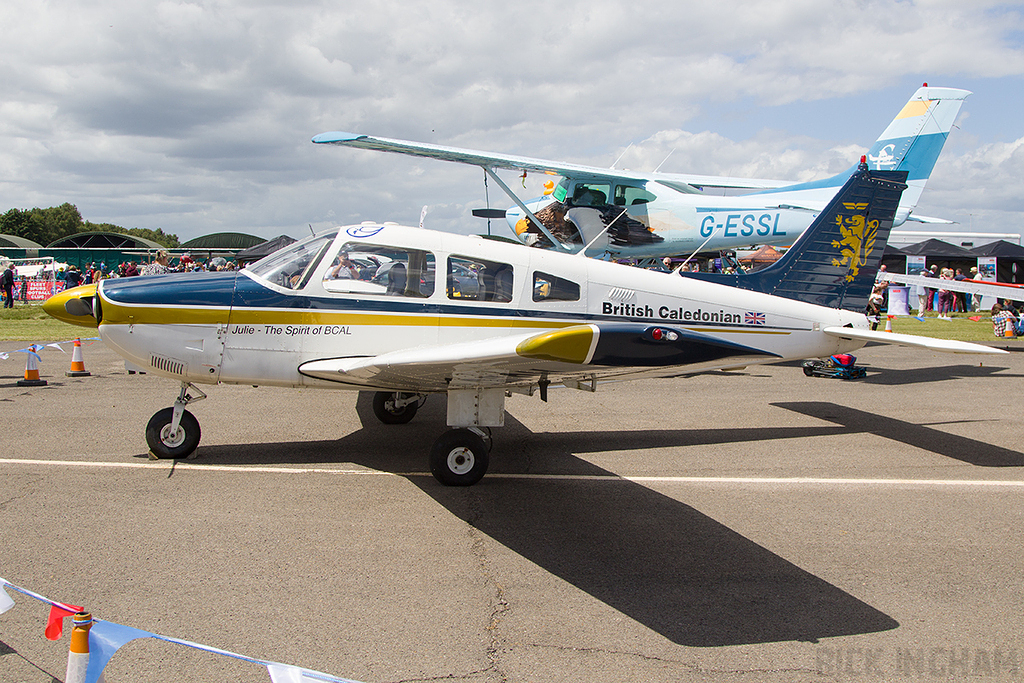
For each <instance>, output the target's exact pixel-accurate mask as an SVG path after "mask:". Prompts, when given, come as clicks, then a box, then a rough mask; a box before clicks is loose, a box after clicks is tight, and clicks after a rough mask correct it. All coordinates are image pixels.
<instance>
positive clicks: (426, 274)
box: [324, 242, 435, 297]
mask: <svg viewBox="0 0 1024 683" xmlns="http://www.w3.org/2000/svg"><path fill="white" fill-rule="evenodd" d="M434 273H435V264H434V255H433V254H431V253H430V252H428V251H420V250H418V249H408V250H403V249H396V248H395V247H384V246H378V245H374V244H366V243H365V242H347V243H345V244H343V245H342V246H341V249H339V250H338V253H337V254H336V255H335V257H334V260H333V262H332V263H331V265H330V267H329V268H328V269H327V271H326V272H325V273H324V289H326V290H327V291H329V292H359V293H363V294H382V295H385V296H411V297H428V296H430V295H431V294H433V293H434Z"/></svg>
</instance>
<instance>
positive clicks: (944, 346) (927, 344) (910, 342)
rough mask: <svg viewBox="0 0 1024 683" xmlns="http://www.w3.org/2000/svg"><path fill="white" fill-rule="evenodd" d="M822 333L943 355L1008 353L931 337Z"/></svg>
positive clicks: (846, 329) (858, 330)
mask: <svg viewBox="0 0 1024 683" xmlns="http://www.w3.org/2000/svg"><path fill="white" fill-rule="evenodd" d="M822 332H824V333H825V334H827V335H829V336H830V337H838V338H840V339H858V340H861V341H873V342H879V343H881V344H897V345H899V346H913V347H916V348H920V349H930V350H932V351H941V352H943V353H984V354H988V355H994V356H997V355H1002V354H1005V353H1008V352H1007V351H1005V350H1003V349H995V348H992V347H991V346H985V345H983V344H973V343H971V342H963V341H954V340H952V339H933V338H931V337H920V336H918V335H915V334H898V333H896V332H879V331H878V330H865V329H861V328H854V327H826V328H824V329H823V330H822Z"/></svg>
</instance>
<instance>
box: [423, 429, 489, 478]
mask: <svg viewBox="0 0 1024 683" xmlns="http://www.w3.org/2000/svg"><path fill="white" fill-rule="evenodd" d="M488 450H489V449H488V447H487V443H486V442H485V441H484V437H483V436H481V435H480V434H479V433H477V432H476V431H475V430H472V429H452V430H449V431H447V432H445V433H444V434H442V435H441V436H440V437H439V438H438V439H437V441H435V442H434V445H433V446H432V447H431V448H430V473H431V474H433V475H434V479H437V480H438V481H439V482H441V483H442V484H444V485H445V486H471V485H473V484H475V483H477V482H478V481H480V479H481V478H482V477H483V476H484V473H485V472H486V471H487V464H488V461H489V458H488V455H487V451H488Z"/></svg>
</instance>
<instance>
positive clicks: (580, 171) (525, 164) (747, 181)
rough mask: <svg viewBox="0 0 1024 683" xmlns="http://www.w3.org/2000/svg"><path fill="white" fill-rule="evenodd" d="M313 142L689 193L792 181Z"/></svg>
mask: <svg viewBox="0 0 1024 683" xmlns="http://www.w3.org/2000/svg"><path fill="white" fill-rule="evenodd" d="M313 142H315V143H317V144H329V145H342V146H345V147H356V148H359V149H371V150H375V151H378V152H394V153H396V154H407V155H409V156H417V157H426V158H428V159H438V160H440V161H454V162H456V163H460V164H469V165H472V166H480V167H487V168H502V169H507V170H513V171H529V172H531V173H545V174H547V175H555V176H568V177H572V178H595V179H596V178H622V179H626V180H632V181H639V182H646V181H651V180H654V181H657V182H659V183H661V184H663V185H665V186H666V187H670V188H672V189H673V190H676V191H677V192H683V193H687V194H693V193H698V192H700V189H699V188H704V187H713V188H731V189H748V190H766V189H772V188H776V187H783V186H784V185H788V184H791V183H792V181H781V180H759V179H751V178H727V177H719V176H707V175H691V174H685V173H640V172H635V171H626V170H619V169H614V168H600V167H598V166H583V165H580V164H569V163H565V162H561V161H549V160H546V159H533V158H531V157H523V156H516V155H513V154H496V153H493V152H480V151H477V150H471V149H461V148H458V147H445V146H443V145H433V144H429V143H425V142H412V141H409V140H396V139H392V138H380V137H373V136H370V135H359V134H356V133H344V132H340V131H335V132H330V133H321V134H319V135H317V136H316V137H314V138H313Z"/></svg>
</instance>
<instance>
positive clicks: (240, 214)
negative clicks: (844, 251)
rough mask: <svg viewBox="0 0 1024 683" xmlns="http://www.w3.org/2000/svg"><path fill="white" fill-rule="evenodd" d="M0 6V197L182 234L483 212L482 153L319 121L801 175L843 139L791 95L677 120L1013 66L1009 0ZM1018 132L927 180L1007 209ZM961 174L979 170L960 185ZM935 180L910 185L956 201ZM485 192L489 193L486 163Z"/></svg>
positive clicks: (648, 162)
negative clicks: (339, 135)
mask: <svg viewBox="0 0 1024 683" xmlns="http://www.w3.org/2000/svg"><path fill="white" fill-rule="evenodd" d="M0 23H2V25H4V26H5V27H17V30H8V31H6V32H5V41H4V42H3V43H2V44H0V76H2V82H4V83H5V86H6V87H5V93H4V98H3V102H2V104H0V173H2V175H0V188H2V191H3V193H2V195H0V196H3V197H4V198H5V201H6V202H7V203H8V206H6V207H0V209H6V208H10V207H19V208H26V207H28V206H38V205H51V204H59V203H62V202H64V201H72V202H74V203H76V204H77V205H78V206H79V209H80V210H81V211H82V213H83V215H84V216H85V217H86V218H88V219H89V220H93V221H97V222H100V221H110V222H114V223H120V224H122V225H127V226H132V225H145V226H147V227H160V228H163V229H164V230H166V231H168V232H176V233H178V234H179V236H180V237H182V238H190V237H194V236H197V235H200V234H204V233H207V232H213V231H217V230H237V231H242V232H255V233H258V234H262V235H265V236H272V235H276V234H278V233H280V232H289V231H291V232H293V233H294V234H301V232H302V231H303V230H304V226H305V225H306V223H310V222H312V223H314V225H318V224H321V223H326V222H328V221H342V222H344V221H348V220H352V221H358V220H364V219H387V218H398V219H399V220H403V221H406V222H415V221H417V220H418V218H419V210H420V207H421V206H422V205H423V204H431V205H432V206H436V207H444V208H443V209H440V208H439V209H435V210H433V211H432V212H431V213H430V214H429V215H428V222H429V223H431V225H434V226H436V227H440V228H443V229H452V230H461V231H471V230H475V229H479V228H480V225H481V224H482V223H481V221H479V220H477V219H472V218H469V217H468V213H469V209H471V208H473V207H474V206H480V205H482V204H483V201H484V190H483V185H482V182H481V174H480V172H479V171H478V170H474V169H464V168H458V167H456V166H454V165H450V164H447V165H446V164H443V163H440V162H431V161H417V160H414V159H409V158H387V157H386V156H385V155H375V154H372V153H360V152H356V151H354V150H344V149H322V148H319V147H314V146H313V145H311V144H310V143H309V138H310V137H311V136H312V135H314V134H316V133H318V132H322V131H325V130H351V131H357V132H368V133H374V134H379V135H385V136H391V137H406V138H410V139H417V140H424V141H431V142H440V143H444V144H453V145H458V146H465V147H473V148H478V149H485V150H493V151H503V152H513V153H520V154H528V155H531V156H538V157H548V158H555V159H565V160H568V161H577V162H581V163H595V164H600V165H609V164H611V163H612V161H614V160H615V158H616V157H617V156H618V155H619V153H620V152H621V151H622V150H623V149H624V148H625V146H626V144H627V143H628V142H629V141H630V140H633V141H640V143H641V144H639V146H638V147H636V148H634V149H633V150H631V151H630V152H629V153H628V154H627V156H626V157H625V158H624V159H623V161H622V162H621V163H620V166H633V167H636V168H645V167H647V168H653V167H654V166H656V165H657V164H659V163H661V161H662V160H663V159H664V157H665V155H667V154H668V152H669V150H670V149H675V150H676V151H675V152H674V153H673V156H672V158H671V159H670V160H669V162H668V163H667V164H666V166H665V168H664V170H676V171H682V170H685V171H691V172H696V173H709V174H710V173H720V174H728V175H738V176H755V177H780V178H792V179H793V180H807V179H810V178H814V177H822V176H824V175H829V174H831V173H834V172H837V171H838V170H840V169H842V168H845V167H847V166H849V164H850V161H849V158H850V154H851V152H858V151H862V150H858V149H854V146H851V144H850V140H849V137H848V134H847V133H846V132H845V131H843V130H841V129H839V127H838V126H837V130H836V131H835V132H834V134H831V135H833V137H830V138H827V139H826V138H816V137H813V136H810V135H807V134H806V133H805V132H804V129H805V126H804V125H803V122H802V121H801V120H800V119H799V118H798V117H795V118H794V120H792V121H785V122H782V123H780V122H779V121H773V124H772V127H770V128H763V129H762V130H761V131H760V132H759V133H757V134H755V135H752V136H747V137H745V138H744V139H729V138H728V137H726V136H725V135H724V134H722V133H721V132H718V131H716V130H715V127H714V126H713V125H707V126H706V128H701V129H693V128H692V127H691V126H688V125H687V123H688V122H690V121H693V120H695V118H696V117H698V116H700V115H701V114H703V113H706V112H709V111H724V110H728V108H729V107H730V106H736V107H749V106H751V103H753V104H754V105H756V106H758V107H776V106H778V105H785V104H787V103H795V104H793V105H792V107H793V109H794V110H795V109H798V108H799V103H801V102H810V101H813V100H820V99H829V98H842V97H850V96H854V95H855V96H857V97H858V98H863V102H864V110H865V111H866V112H871V113H872V115H874V112H875V110H876V108H875V107H873V106H872V98H873V97H875V96H876V95H877V94H878V93H879V92H880V91H881V90H885V89H888V88H892V87H895V86H903V85H905V84H906V83H907V82H908V80H909V81H911V82H912V81H919V80H921V76H920V75H919V74H928V78H930V79H931V80H933V81H935V80H938V79H940V78H945V79H949V80H950V81H954V80H957V79H958V78H966V77H970V78H974V79H979V78H980V79H1010V80H1009V81H1004V82H1009V83H1012V84H1013V85H1015V86H1016V90H1022V89H1021V88H1020V82H1021V76H1022V74H1024V50H1022V47H1021V45H1020V43H1019V36H1020V29H1021V26H1022V19H1021V16H1020V12H1019V9H1018V7H1017V6H1015V5H1012V4H1010V5H1004V4H1001V3H995V2H982V3H962V2H953V1H952V0H935V1H925V2H921V1H918V2H891V1H888V0H887V1H882V0H862V1H852V0H832V1H831V2H826V3H821V2H812V1H811V0H785V1H783V0H778V1H775V2H760V3H748V2H740V1H739V0H733V1H731V2H718V3H678V2H640V3H628V4H627V3H621V2H611V1H610V0H594V1H592V2H567V3H561V4H552V3H550V2H537V1H527V2H520V3H502V4H501V5H500V6H495V7H491V6H487V5H480V4H479V3H470V2H459V1H455V0H447V1H445V0H437V1H435V2H432V3H413V4H410V3H405V2H397V1H393V2H388V1H378V2H374V3H360V4H354V5H352V6H347V7H344V8H341V7H339V6H337V5H336V4H335V3H330V2H316V1H311V2H301V1H300V2H298V3H291V2H289V3H278V2H271V1H265V2H247V3H241V2H236V1H235V0H220V1H209V2H208V1H205V0H198V1H196V2H173V1H165V2H157V3H138V2H125V1H123V0H122V1H121V2H113V3H110V2H104V3H98V2H71V1H70V0H55V1H54V2H49V3H35V2H28V1H27V0H11V2H8V3H5V5H4V6H3V7H2V8H0ZM908 94H909V91H908ZM787 111H788V110H787ZM750 115H751V116H753V117H754V118H755V119H756V118H757V116H758V112H757V111H755V112H753V113H752V114H750ZM883 123H884V121H879V125H882V124H883ZM1021 135H1022V131H1021V130H1019V129H1016V130H997V131H985V132H984V134H982V135H980V136H979V137H980V139H985V140H986V141H988V142H987V143H986V144H989V145H990V147H985V146H979V147H978V148H977V149H976V150H965V151H963V152H961V154H963V157H960V158H953V157H952V156H951V155H950V154H949V153H948V152H947V153H946V154H944V155H943V157H942V158H941V159H940V162H939V166H938V167H937V169H936V180H935V182H934V183H933V185H934V186H935V188H937V187H939V186H940V184H941V183H940V182H939V181H940V177H939V173H940V172H942V171H943V168H944V167H947V166H948V167H955V168H957V169H958V172H961V173H965V175H963V176H962V177H960V178H958V181H959V183H958V184H959V185H960V187H961V190H963V191H962V194H961V195H960V200H961V201H962V202H966V201H970V202H976V205H973V204H972V205H971V206H970V207H969V210H970V211H971V212H975V211H976V212H979V213H980V212H982V211H994V212H995V211H998V212H1000V218H999V220H1001V221H1009V220H1016V219H1017V216H1016V215H1015V214H1014V213H1013V212H1015V211H1019V210H1020V209H1019V208H1013V207H1015V206H1016V204H1015V202H1014V199H1015V197H1018V196H1020V195H1021V193H1020V192H1019V190H1020V188H1018V187H1016V184H1017V181H1016V180H1015V179H1014V178H1016V177H1020V174H1019V173H1018V174H1017V176H1013V177H1007V174H1008V173H1011V172H1016V170H1017V169H1018V168H1019V166H1016V165H1014V164H1019V161H1014V159H1015V157H1014V155H1012V154H1009V156H1008V157H1007V159H1006V160H1000V161H996V160H997V159H1000V157H999V156H998V154H997V151H998V150H997V149H996V147H995V146H997V143H996V142H992V141H993V140H996V141H1002V142H1001V143H999V144H1004V145H1009V144H1010V141H1013V140H1017V139H1018V138H1020V137H1021ZM862 142H863V143H864V144H866V143H867V142H869V140H864V141H862ZM964 169H967V171H969V172H967V171H965V170H964ZM975 179H977V182H979V183H984V186H985V189H970V188H968V189H966V190H964V189H963V186H964V185H965V184H966V183H970V182H975ZM542 181H543V179H530V180H529V181H528V182H527V185H528V189H527V190H524V193H527V194H528V193H531V192H532V193H539V191H540V183H541V182H542ZM511 182H517V181H511ZM935 188H933V187H929V189H928V190H927V191H926V192H925V194H924V197H923V198H922V207H923V206H924V205H926V204H928V203H929V202H930V201H931V203H932V204H934V205H936V206H938V208H944V207H949V206H952V205H953V201H952V200H949V201H946V200H944V199H943V197H944V196H945V194H944V193H945V192H947V190H941V189H935ZM933 190H934V193H935V198H934V201H932V200H930V198H929V195H930V194H931V193H932V192H933ZM948 192H950V193H952V192H954V190H948ZM490 199H491V203H492V204H495V205H504V204H505V203H506V202H505V200H503V199H502V197H501V195H500V192H499V191H498V189H497V188H495V187H493V186H492V187H491V190H490ZM958 210H960V211H963V209H962V208H959V209H958Z"/></svg>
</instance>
